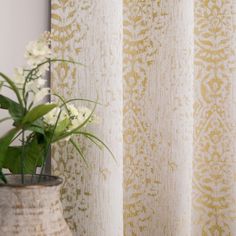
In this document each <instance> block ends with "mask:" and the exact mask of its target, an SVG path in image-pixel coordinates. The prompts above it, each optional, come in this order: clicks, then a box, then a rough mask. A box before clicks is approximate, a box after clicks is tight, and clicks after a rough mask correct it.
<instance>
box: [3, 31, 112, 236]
mask: <svg viewBox="0 0 236 236" xmlns="http://www.w3.org/2000/svg"><path fill="white" fill-rule="evenodd" d="M49 38H50V34H49V33H45V34H43V35H42V36H41V37H40V38H39V39H38V40H37V41H33V42H30V43H29V44H28V45H27V47H26V53H25V58H26V61H27V66H26V67H24V68H16V69H15V73H14V76H13V77H12V78H10V77H8V76H6V75H5V74H3V73H1V72H0V77H1V81H0V85H1V89H2V90H4V88H7V89H9V90H11V92H12V93H13V94H14V95H15V98H16V99H14V98H13V99H12V98H10V97H8V96H4V95H3V93H2V92H1V93H0V109H4V110H7V111H8V113H9V116H8V117H5V118H3V119H1V122H4V121H6V120H9V119H10V120H12V128H11V129H10V130H9V131H8V132H7V133H6V134H4V135H3V136H2V137H1V138H0V229H1V235H4V236H8V235H9V236H10V235H22V236H28V235H29V236H33V235H63V236H67V235H71V233H70V230H69V228H68V226H67V224H66V223H65V221H64V219H63V216H62V207H61V203H60V200H59V190H60V185H61V184H62V179H61V178H60V177H56V176H50V175H45V165H46V162H47V158H48V156H49V155H48V153H49V150H50V146H51V145H52V144H53V143H55V142H70V143H71V145H73V146H74V148H75V149H76V150H77V151H78V153H79V155H80V156H81V157H82V159H83V160H84V161H85V157H84V155H83V152H82V149H81V147H80V145H79V143H78V142H77V141H76V140H77V139H76V137H77V136H78V135H81V136H83V137H84V138H87V139H89V140H90V141H91V142H93V143H94V144H96V145H98V146H99V147H100V146H101V145H103V146H104V147H106V148H107V149H108V150H109V148H108V147H107V146H106V145H105V143H103V142H102V141H101V140H100V139H99V138H97V137H96V136H95V135H94V134H92V133H90V132H88V131H87V130H86V128H87V126H89V125H90V124H91V123H93V122H94V121H95V119H96V117H95V115H94V111H95V108H96V105H97V102H95V101H91V100H87V99H80V98H73V99H70V100H65V99H63V98H62V97H61V96H60V95H58V94H51V93H50V88H48V87H47V84H48V83H47V80H46V79H45V74H46V71H47V70H48V69H49V66H50V63H53V62H58V61H60V62H63V63H76V62H73V61H70V60H64V59H56V58H53V56H52V53H51V50H50V39H49ZM77 64H79V63H77ZM48 96H56V97H57V100H58V102H50V103H45V98H46V97H48ZM76 102H80V103H82V102H87V103H90V104H92V109H89V108H88V107H86V106H75V105H74V104H73V103H76ZM109 152H110V150H109ZM111 154H112V153H111ZM85 163H86V161H85ZM3 169H8V170H9V171H10V173H11V174H4V173H3Z"/></svg>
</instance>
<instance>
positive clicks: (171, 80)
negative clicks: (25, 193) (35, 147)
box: [51, 0, 236, 236]
mask: <svg viewBox="0 0 236 236" xmlns="http://www.w3.org/2000/svg"><path fill="white" fill-rule="evenodd" d="M235 30H236V1H235V0H123V1H122V0H102V1H101V0H52V31H53V33H54V38H53V44H52V48H53V51H54V52H55V53H56V54H57V55H58V56H60V57H63V58H65V59H68V58H69V59H73V60H76V61H79V62H81V63H83V64H84V66H75V65H65V64H60V63H58V64H57V65H55V66H54V67H53V68H52V81H51V86H52V89H53V90H55V91H57V92H58V93H60V94H61V95H63V96H64V97H65V98H70V97H74V96H81V97H86V98H90V99H96V97H97V96H98V98H99V101H100V102H101V103H102V104H103V106H100V107H98V110H97V114H98V116H99V117H100V120H101V122H100V125H98V126H96V125H94V127H93V128H92V129H93V131H94V132H96V133H97V134H98V135H99V136H100V137H102V139H103V140H104V141H105V142H106V143H107V144H108V146H109V147H110V148H111V149H112V150H113V152H114V154H115V156H116V162H115V161H114V160H113V159H112V158H111V157H110V156H109V154H108V153H107V152H106V151H105V150H102V151H101V152H99V151H98V150H97V149H96V148H95V147H92V146H91V144H90V143H87V142H84V141H83V140H80V141H81V142H82V144H83V146H84V147H85V150H86V156H87V158H88V162H89V163H90V168H87V167H86V166H85V165H84V163H83V162H82V161H81V160H80V158H79V156H78V155H77V153H76V152H75V150H74V149H73V147H71V146H70V145H67V146H60V145H57V146H54V147H53V150H52V151H53V152H52V153H53V159H52V166H53V172H54V173H55V174H62V175H64V176H65V178H66V181H65V184H64V186H63V189H62V201H63V205H64V212H65V217H66V219H67V222H68V224H69V225H70V227H71V229H72V230H73V232H74V235H76V236H77V235H78V236H79V235H81V236H82V235H83V236H122V235H126V236H200V235H202V236H208V235H209V236H211V235H214V236H215V235H217V236H218V235H219V236H221V235H222V236H226V235H227V236H230V235H232V236H233V235H236V150H235V147H236V141H235V140H236V139H235V136H236V74H235V68H236V63H235V62H236V58H235V50H236V32H235ZM68 78H69V79H68Z"/></svg>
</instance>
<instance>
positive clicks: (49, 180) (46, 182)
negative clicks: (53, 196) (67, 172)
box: [0, 174, 63, 188]
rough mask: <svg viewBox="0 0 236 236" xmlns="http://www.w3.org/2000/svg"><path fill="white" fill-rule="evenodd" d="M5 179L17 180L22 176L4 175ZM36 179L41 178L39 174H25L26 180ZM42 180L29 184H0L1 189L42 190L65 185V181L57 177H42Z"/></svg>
mask: <svg viewBox="0 0 236 236" xmlns="http://www.w3.org/2000/svg"><path fill="white" fill-rule="evenodd" d="M4 175H5V177H6V178H7V177H11V176H12V177H15V178H16V179H18V178H21V174H4ZM32 176H33V177H36V178H39V176H40V175H39V174H33V175H31V174H25V175H24V177H25V178H27V177H28V178H32ZM41 178H42V179H41V180H40V182H38V183H35V182H34V183H27V184H21V183H20V184H18V183H16V184H14V183H6V184H5V183H0V188H2V187H8V188H42V187H53V186H58V185H61V184H62V183H63V179H62V178H61V177H59V176H55V175H41Z"/></svg>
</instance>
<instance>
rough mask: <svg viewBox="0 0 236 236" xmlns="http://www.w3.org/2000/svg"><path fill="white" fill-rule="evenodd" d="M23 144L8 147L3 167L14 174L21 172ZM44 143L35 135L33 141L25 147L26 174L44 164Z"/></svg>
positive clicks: (33, 171)
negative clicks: (40, 142) (39, 141)
mask: <svg viewBox="0 0 236 236" xmlns="http://www.w3.org/2000/svg"><path fill="white" fill-rule="evenodd" d="M22 151H23V147H22V146H12V147H8V149H7V152H6V158H5V160H4V163H3V167H4V168H6V169H9V170H10V172H11V173H13V174H20V173H21V164H20V163H21V162H20V161H21V155H22ZM43 154H44V144H39V143H38V141H37V138H36V137H35V138H34V139H33V141H32V142H31V143H29V144H27V145H26V146H25V147H24V174H32V173H35V171H36V168H37V167H40V166H42V160H43Z"/></svg>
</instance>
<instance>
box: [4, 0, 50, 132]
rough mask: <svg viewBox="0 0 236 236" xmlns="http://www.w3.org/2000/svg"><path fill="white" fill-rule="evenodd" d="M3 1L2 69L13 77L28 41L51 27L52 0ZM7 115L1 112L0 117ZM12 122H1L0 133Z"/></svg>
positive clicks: (20, 64) (22, 58)
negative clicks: (14, 69)
mask: <svg viewBox="0 0 236 236" xmlns="http://www.w3.org/2000/svg"><path fill="white" fill-rule="evenodd" d="M0 4H1V5H0V35H1V37H0V71H1V72H3V73H5V74H7V75H9V76H11V75H12V73H13V68H14V67H17V66H23V65H24V50H25V45H26V44H27V43H28V41H31V40H34V39H36V38H38V36H39V35H40V34H41V33H42V32H43V31H45V30H49V27H50V0H40V1H39V0H20V1H19V0H1V1H0ZM4 92H5V90H4ZM6 92H7V94H8V95H10V93H9V91H6ZM6 115H7V114H6V113H4V112H2V111H1V112H0V119H1V118H3V117H5V116H6ZM10 124H11V123H10V122H4V123H2V124H0V136H1V135H2V134H3V133H4V132H6V130H8V129H9V127H10Z"/></svg>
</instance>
